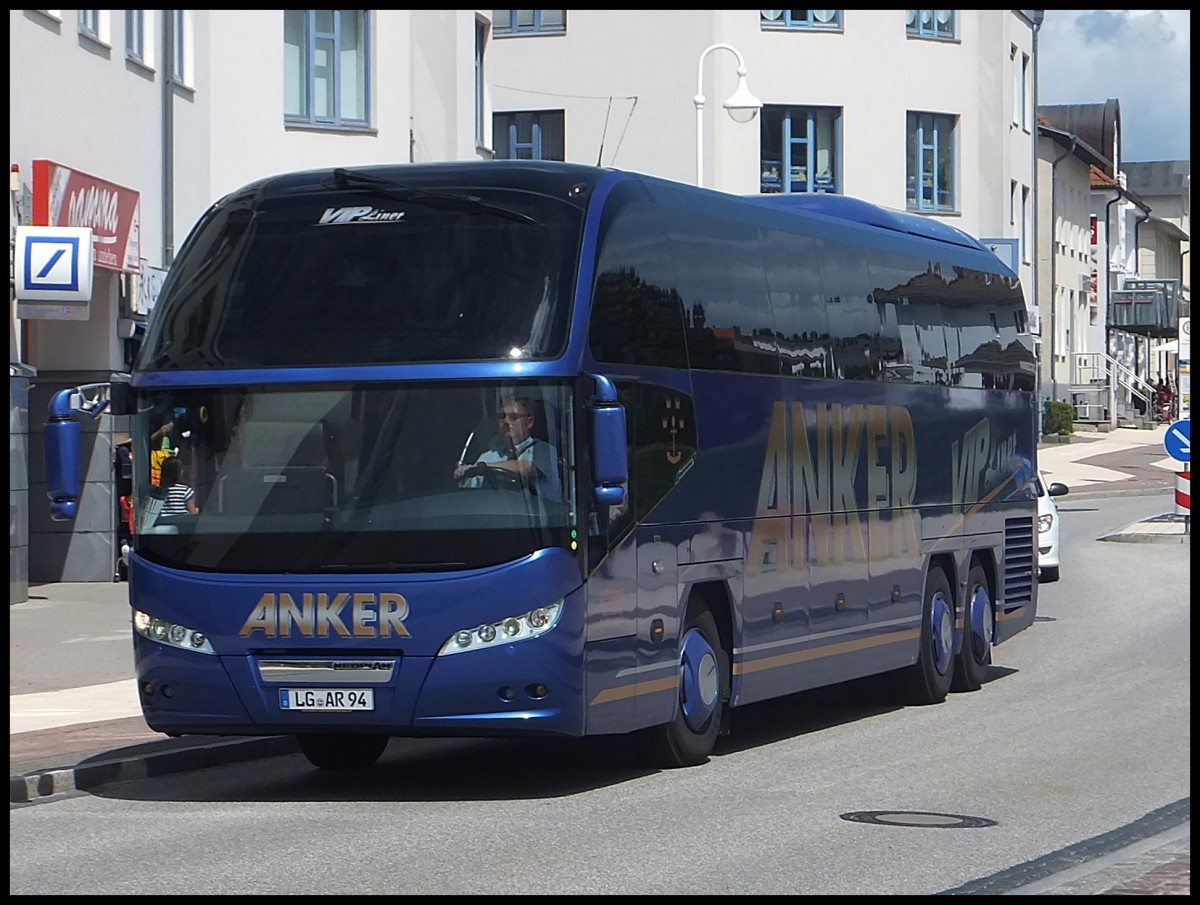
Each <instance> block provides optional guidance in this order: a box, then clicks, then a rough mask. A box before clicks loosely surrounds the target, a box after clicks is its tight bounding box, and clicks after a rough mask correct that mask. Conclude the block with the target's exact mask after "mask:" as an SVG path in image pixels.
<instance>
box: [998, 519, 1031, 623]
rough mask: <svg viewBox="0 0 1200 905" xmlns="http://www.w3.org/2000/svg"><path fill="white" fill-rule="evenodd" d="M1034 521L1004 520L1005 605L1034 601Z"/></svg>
mask: <svg viewBox="0 0 1200 905" xmlns="http://www.w3.org/2000/svg"><path fill="white" fill-rule="evenodd" d="M1035 571H1036V570H1035V568H1034V562H1033V519H1031V518H1010V519H1005V520H1004V603H1005V605H1006V606H1009V605H1012V604H1014V603H1021V602H1022V601H1031V600H1033V579H1034V573H1035Z"/></svg>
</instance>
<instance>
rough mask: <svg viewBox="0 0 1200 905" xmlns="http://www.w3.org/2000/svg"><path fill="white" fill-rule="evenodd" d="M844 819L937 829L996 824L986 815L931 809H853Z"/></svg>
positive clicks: (884, 824)
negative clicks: (979, 815)
mask: <svg viewBox="0 0 1200 905" xmlns="http://www.w3.org/2000/svg"><path fill="white" fill-rule="evenodd" d="M841 818H842V819H843V820H849V821H850V822H851V823H874V824H876V825H877V826H919V827H933V828H936V829H949V830H959V829H967V828H969V827H978V826H995V825H996V821H995V820H989V819H988V818H986V817H968V816H967V815H965V814H934V813H931V812H929V811H851V812H850V813H848V814H842V815H841Z"/></svg>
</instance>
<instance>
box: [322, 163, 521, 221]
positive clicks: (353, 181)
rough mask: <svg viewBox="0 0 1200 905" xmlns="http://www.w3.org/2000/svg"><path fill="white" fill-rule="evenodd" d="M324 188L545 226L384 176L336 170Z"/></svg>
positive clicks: (475, 201)
mask: <svg viewBox="0 0 1200 905" xmlns="http://www.w3.org/2000/svg"><path fill="white" fill-rule="evenodd" d="M324 185H325V187H326V188H331V189H337V190H339V191H345V190H347V189H353V188H374V189H380V190H381V191H385V192H388V193H389V194H392V195H395V196H397V197H400V198H403V199H404V200H405V201H411V202H413V203H414V204H422V205H425V206H426V207H434V208H438V209H440V210H451V211H463V212H465V213H469V214H493V215H495V216H497V217H504V218H505V219H507V220H515V221H517V222H518V223H528V224H530V225H531V226H541V225H542V224H541V223H540V222H539V221H538V220H535V219H534V218H533V217H530V216H529V215H528V214H522V213H521V212H520V211H514V210H510V209H509V208H507V207H501V206H500V205H497V204H488V203H487V202H486V201H484V200H483V199H482V198H480V197H479V196H478V195H446V194H442V193H441V192H430V191H426V190H425V189H415V188H413V187H412V186H410V185H404V183H401V182H396V181H395V180H394V179H385V178H383V177H382V176H373V175H371V174H370V173H360V172H358V171H357V170H348V169H346V168H345V167H338V168H337V169H336V170H334V171H333V176H332V177H330V179H329V180H328V181H326V182H325V183H324Z"/></svg>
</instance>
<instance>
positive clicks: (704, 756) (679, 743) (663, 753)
mask: <svg viewBox="0 0 1200 905" xmlns="http://www.w3.org/2000/svg"><path fill="white" fill-rule="evenodd" d="M678 675H679V685H678V691H679V704H678V707H677V709H676V712H675V717H674V719H672V720H671V722H669V723H665V724H663V725H662V726H654V727H652V728H650V729H647V730H645V731H644V735H643V740H644V742H645V746H646V753H647V754H648V756H649V757H650V759H651V760H652V761H653V762H654V764H655V765H656V766H661V767H693V766H696V765H698V764H702V763H704V762H705V761H706V760H708V755H709V754H710V753H711V752H712V749H713V745H714V744H715V743H716V741H717V736H718V735H719V734H720V732H721V723H722V720H723V719H724V716H725V708H726V707H727V706H728V703H729V655H728V654H727V653H726V651H725V648H724V647H723V646H722V645H721V636H720V634H719V633H718V632H717V622H716V620H715V619H714V618H713V615H712V613H711V612H710V611H709V610H708V608H707V607H702V608H698V609H691V608H690V609H689V613H688V617H687V621H686V622H685V623H684V629H683V637H682V638H681V639H680V642H679V674H678Z"/></svg>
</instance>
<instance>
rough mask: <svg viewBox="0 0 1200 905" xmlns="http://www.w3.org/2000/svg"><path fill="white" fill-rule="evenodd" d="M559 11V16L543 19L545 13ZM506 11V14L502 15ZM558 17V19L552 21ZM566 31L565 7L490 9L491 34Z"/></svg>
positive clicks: (501, 35) (535, 33)
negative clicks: (550, 8)
mask: <svg viewBox="0 0 1200 905" xmlns="http://www.w3.org/2000/svg"><path fill="white" fill-rule="evenodd" d="M547 12H550V13H560V14H561V15H559V16H551V17H549V18H550V19H551V20H552V21H550V22H546V21H544V20H545V19H546V18H547V17H546V16H545V15H544V14H545V13H547ZM505 13H507V14H508V15H504V14H505ZM554 19H559V20H560V21H557V22H556V21H553V20H554ZM566 32H567V11H566V10H565V9H554V10H545V9H494V10H492V34H494V35H496V36H497V37H515V36H518V35H520V36H528V35H562V34H566Z"/></svg>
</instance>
